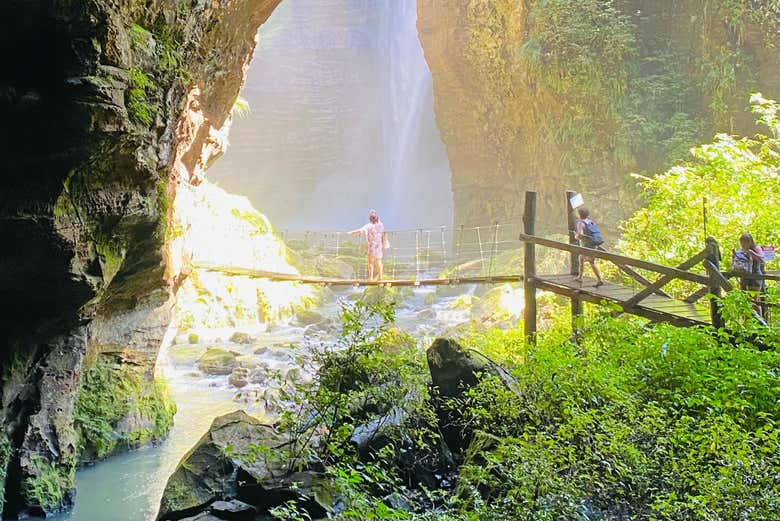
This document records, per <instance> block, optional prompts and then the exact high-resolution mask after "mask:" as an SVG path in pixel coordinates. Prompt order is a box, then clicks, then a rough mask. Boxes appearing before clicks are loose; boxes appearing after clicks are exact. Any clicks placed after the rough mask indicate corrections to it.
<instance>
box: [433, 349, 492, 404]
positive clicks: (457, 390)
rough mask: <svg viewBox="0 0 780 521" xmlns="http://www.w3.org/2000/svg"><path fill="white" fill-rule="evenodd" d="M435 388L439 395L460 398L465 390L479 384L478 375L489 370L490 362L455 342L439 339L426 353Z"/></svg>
mask: <svg viewBox="0 0 780 521" xmlns="http://www.w3.org/2000/svg"><path fill="white" fill-rule="evenodd" d="M426 356H427V360H428V369H429V370H430V372H431V380H432V381H433V386H434V387H435V388H437V389H438V392H439V395H440V396H443V397H447V398H456V397H459V396H460V395H461V394H462V392H463V390H464V389H465V388H469V387H473V386H475V385H476V384H477V382H478V379H477V376H476V374H477V373H484V372H486V371H487V370H488V360H487V359H486V358H485V357H483V356H481V355H479V354H478V353H474V352H471V351H467V350H466V349H464V348H463V346H461V345H460V344H459V343H458V342H456V341H455V340H451V339H448V338H437V339H436V340H434V341H433V344H432V345H431V347H430V348H428V351H427V353H426Z"/></svg>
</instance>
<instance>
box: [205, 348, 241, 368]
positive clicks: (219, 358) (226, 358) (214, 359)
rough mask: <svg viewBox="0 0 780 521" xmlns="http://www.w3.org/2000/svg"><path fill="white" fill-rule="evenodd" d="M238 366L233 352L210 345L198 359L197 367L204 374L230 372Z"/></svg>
mask: <svg viewBox="0 0 780 521" xmlns="http://www.w3.org/2000/svg"><path fill="white" fill-rule="evenodd" d="M236 367H238V358H237V356H236V355H235V354H234V353H231V352H230V351H226V350H225V349H221V348H219V347H212V348H210V349H208V350H207V351H206V352H205V353H203V355H202V356H201V357H200V359H199V360H198V368H199V369H200V370H201V371H203V372H204V373H206V374H215V375H216V374H230V373H232V372H233V369H235V368H236Z"/></svg>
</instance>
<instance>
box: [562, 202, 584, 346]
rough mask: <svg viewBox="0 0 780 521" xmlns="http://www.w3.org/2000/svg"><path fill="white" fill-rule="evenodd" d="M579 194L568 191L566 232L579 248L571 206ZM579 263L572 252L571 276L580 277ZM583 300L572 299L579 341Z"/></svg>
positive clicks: (573, 317) (574, 331)
mask: <svg viewBox="0 0 780 521" xmlns="http://www.w3.org/2000/svg"><path fill="white" fill-rule="evenodd" d="M576 194H577V192H575V191H574V190H566V206H565V208H566V230H567V235H568V236H569V244H573V245H575V246H579V241H577V237H576V233H575V228H576V227H577V218H576V217H575V216H574V208H572V206H571V200H572V198H573V197H574V196H575V195H576ZM579 262H580V256H579V255H578V254H577V253H575V252H571V254H570V256H569V273H570V274H571V275H574V276H577V275H579ZM581 317H582V299H581V298H580V296H579V295H578V294H577V293H574V294H573V295H572V297H571V330H572V334H573V335H574V339H575V340H579V332H580V327H581V326H582V324H581V322H582V319H581Z"/></svg>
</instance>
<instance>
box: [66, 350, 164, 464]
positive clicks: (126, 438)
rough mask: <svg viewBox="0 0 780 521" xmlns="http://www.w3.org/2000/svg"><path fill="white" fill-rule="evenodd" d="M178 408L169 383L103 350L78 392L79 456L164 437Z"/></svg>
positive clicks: (83, 458) (103, 454)
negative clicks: (107, 354)
mask: <svg viewBox="0 0 780 521" xmlns="http://www.w3.org/2000/svg"><path fill="white" fill-rule="evenodd" d="M175 412H176V406H175V405H174V404H173V403H172V401H171V398H170V396H169V394H168V391H167V389H166V387H165V383H164V382H163V381H160V380H156V381H154V383H153V385H151V386H150V385H149V383H148V377H147V375H146V368H145V367H144V366H138V365H133V364H128V363H123V362H122V361H121V360H118V359H116V358H114V357H111V356H102V355H101V356H100V357H99V358H98V359H97V360H96V361H95V363H94V364H93V365H92V367H90V368H89V369H88V370H87V371H86V372H85V374H84V378H83V380H82V382H81V386H80V387H79V392H78V396H77V398H76V406H75V411H74V420H75V427H76V431H77V432H78V435H79V447H78V448H79V460H80V461H81V462H93V461H96V460H99V459H102V458H105V457H106V456H108V455H110V454H112V453H114V452H116V451H117V450H124V449H132V448H137V447H139V446H142V445H145V444H148V443H150V442H154V441H159V440H160V439H162V438H163V437H164V436H165V435H166V434H167V433H168V430H169V429H170V427H171V426H172V425H173V415H174V414H175Z"/></svg>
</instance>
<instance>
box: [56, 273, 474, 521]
mask: <svg viewBox="0 0 780 521" xmlns="http://www.w3.org/2000/svg"><path fill="white" fill-rule="evenodd" d="M463 290H464V292H469V291H471V289H470V288H463ZM358 291H359V290H350V292H349V293H341V294H340V295H339V296H338V297H334V299H333V300H332V301H331V302H330V303H328V304H326V305H324V306H322V307H321V308H320V309H319V311H320V312H321V313H322V316H323V322H331V323H332V321H334V320H336V319H337V317H338V312H339V301H340V300H342V299H348V298H349V297H350V293H355V292H358ZM434 292H435V291H434V290H432V289H426V288H420V289H416V290H415V291H414V295H413V296H411V297H408V298H406V299H404V300H403V301H402V303H401V304H400V305H399V307H398V308H397V318H396V325H397V326H399V327H401V328H402V329H404V330H407V331H409V332H411V333H413V334H414V335H415V336H416V337H418V338H420V340H421V348H422V347H424V346H425V345H426V343H427V342H428V341H429V340H430V339H431V338H432V337H433V336H435V335H438V334H442V333H446V332H447V330H449V329H450V328H452V327H453V326H456V325H457V324H460V323H463V322H466V321H468V320H469V318H470V311H469V309H468V308H465V309H464V308H461V307H458V306H453V303H454V301H455V298H454V297H437V298H436V300H435V302H434V303H433V304H431V299H430V297H429V295H430V294H431V293H434ZM309 327H310V328H311V327H314V326H309ZM315 329H317V328H316V327H315ZM235 331H240V332H245V333H248V334H250V335H251V337H252V339H253V342H252V343H251V344H233V343H230V342H227V341H225V339H226V338H230V336H231V335H232V333H234V332H235ZM313 331H314V330H312V329H309V330H308V331H307V329H306V328H304V327H296V326H292V325H289V324H288V325H282V326H276V327H273V328H272V329H271V331H266V328H265V326H264V325H262V324H261V325H259V327H257V328H255V329H254V330H252V329H247V328H237V329H220V330H201V331H198V333H199V334H200V339H199V341H200V343H201V344H202V346H204V347H203V349H205V345H208V346H212V345H219V346H221V347H224V348H226V349H229V350H231V351H235V352H239V353H242V354H244V355H248V356H252V357H254V358H255V360H256V361H257V363H258V364H261V365H264V366H266V367H270V368H273V369H279V370H285V369H287V370H289V369H291V368H293V367H294V364H295V362H294V360H293V358H294V357H293V356H292V353H293V352H292V351H291V350H290V346H291V345H296V346H297V348H298V349H305V346H306V342H309V341H316V342H321V341H328V340H332V339H333V338H334V335H335V334H337V330H334V329H330V330H323V329H318V331H317V332H313ZM186 337H187V335H186V334H185V335H181V334H180V335H178V336H176V338H175V339H173V340H174V342H172V343H169V345H164V346H163V349H162V352H161V354H160V358H159V362H158V366H159V367H158V370H159V371H160V372H161V373H162V375H163V376H164V377H165V378H166V380H167V381H168V385H169V388H170V391H171V394H172V395H173V398H174V399H175V401H176V404H177V407H178V412H177V413H176V417H175V423H174V427H173V429H172V430H171V432H170V435H169V436H168V438H167V439H166V441H165V442H163V443H161V444H160V445H158V446H156V447H148V448H144V449H141V450H137V451H133V452H129V453H126V454H122V455H119V456H115V457H112V458H110V459H108V460H107V461H104V462H101V463H98V464H96V465H94V466H91V467H87V468H84V469H82V470H79V471H78V472H77V474H76V486H77V489H78V496H77V498H76V506H75V508H74V509H73V510H72V511H71V512H69V513H67V514H62V515H59V516H55V517H54V518H53V519H55V520H57V521H97V520H100V521H149V520H152V519H154V516H155V514H156V512H157V507H158V505H159V502H160V498H161V496H162V492H163V490H164V488H165V484H166V482H167V480H168V477H169V476H170V474H171V473H172V472H173V470H174V469H175V468H176V465H177V464H178V462H179V461H180V459H181V458H182V456H183V455H184V454H185V453H186V452H187V451H188V450H189V449H190V448H191V447H192V446H193V445H194V444H195V442H196V441H197V440H198V439H199V438H200V437H201V436H202V435H203V434H204V433H205V432H206V431H207V430H208V427H209V425H210V424H211V422H212V420H213V419H214V418H215V417H217V416H219V415H222V414H225V413H227V412H231V411H234V410H236V409H245V410H247V411H248V412H250V413H251V414H254V415H257V416H259V417H261V418H262V417H263V415H264V413H265V410H264V406H263V404H262V402H261V401H257V400H255V399H244V398H243V397H250V396H255V395H262V393H263V391H264V390H265V388H264V386H263V385H254V384H251V385H250V386H248V387H245V388H244V389H242V390H240V391H239V390H238V389H236V388H234V387H232V386H230V385H229V383H228V377H227V376H209V375H205V374H203V373H201V372H200V371H199V370H198V368H197V363H196V361H195V360H196V358H197V357H191V358H190V359H186V360H183V359H182V358H180V357H176V356H174V355H173V354H172V353H174V352H176V350H177V349H185V348H186V347H187V346H186V345H183V346H181V345H178V346H177V344H179V343H183V342H186V340H185V339H186Z"/></svg>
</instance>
